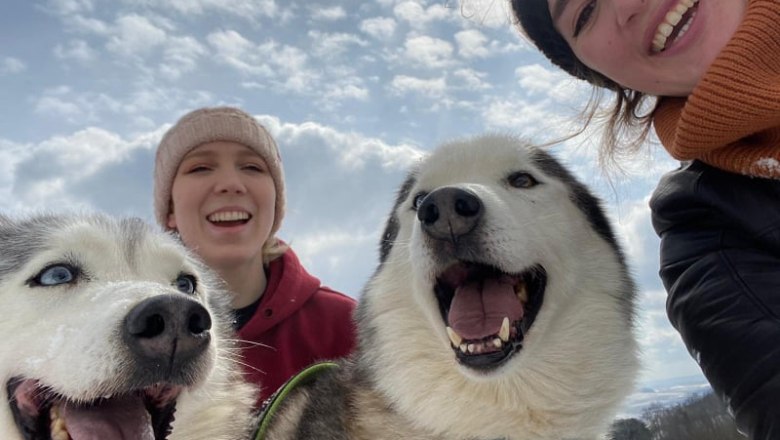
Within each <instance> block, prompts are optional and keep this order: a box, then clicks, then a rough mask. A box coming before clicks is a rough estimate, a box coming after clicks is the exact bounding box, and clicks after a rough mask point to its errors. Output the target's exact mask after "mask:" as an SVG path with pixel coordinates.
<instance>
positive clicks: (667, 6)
mask: <svg viewBox="0 0 780 440" xmlns="http://www.w3.org/2000/svg"><path fill="white" fill-rule="evenodd" d="M679 2H680V0H666V1H664V2H663V3H661V5H660V6H659V7H658V9H657V10H656V12H655V16H654V17H653V19H652V20H650V21H649V23H648V25H649V26H648V27H647V29H646V30H645V38H644V47H645V50H646V51H647V53H648V54H650V55H651V56H652V55H659V54H661V53H663V51H662V52H654V51H653V39H654V38H655V34H656V32H658V26H660V25H661V23H663V22H664V20H665V19H666V14H668V13H669V11H671V10H672V9H673V8H674V7H675V6H676V5H677V3H679Z"/></svg>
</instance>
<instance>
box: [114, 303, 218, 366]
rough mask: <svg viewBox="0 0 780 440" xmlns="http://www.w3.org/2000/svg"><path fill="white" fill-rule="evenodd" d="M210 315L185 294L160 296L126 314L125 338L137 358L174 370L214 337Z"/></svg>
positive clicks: (200, 351) (146, 362) (142, 362)
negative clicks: (211, 330)
mask: <svg viewBox="0 0 780 440" xmlns="http://www.w3.org/2000/svg"><path fill="white" fill-rule="evenodd" d="M210 329H211V316H210V315H209V312H208V311H207V310H206V309H205V308H204V307H203V306H202V305H201V304H200V303H198V302H197V301H195V300H193V299H190V298H188V297H186V296H184V295H179V294H171V295H158V296H155V297H152V298H149V299H146V300H144V301H142V302H140V303H138V304H136V306H135V307H133V308H132V309H131V310H130V313H128V314H127V316H126V317H125V322H124V329H123V331H124V335H123V336H124V340H125V341H126V343H127V345H128V347H129V348H130V350H131V351H132V352H133V354H134V355H136V356H137V359H138V361H139V362H140V363H141V364H142V365H145V366H146V367H151V368H153V369H159V368H164V369H169V370H170V369H175V368H178V367H181V365H182V364H183V363H186V362H189V361H190V360H192V359H193V358H194V357H196V356H197V355H199V354H201V353H202V352H203V351H204V350H205V349H206V347H208V343H209V341H210V339H211V332H210V331H209V330H210Z"/></svg>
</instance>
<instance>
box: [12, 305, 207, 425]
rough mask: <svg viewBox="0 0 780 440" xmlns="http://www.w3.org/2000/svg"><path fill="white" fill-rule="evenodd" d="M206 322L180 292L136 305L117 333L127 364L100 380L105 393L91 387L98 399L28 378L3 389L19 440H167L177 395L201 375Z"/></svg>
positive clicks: (15, 380) (199, 308) (201, 310)
mask: <svg viewBox="0 0 780 440" xmlns="http://www.w3.org/2000/svg"><path fill="white" fill-rule="evenodd" d="M211 325H212V322H211V316H210V315H209V312H208V311H207V310H206V309H205V308H204V307H203V306H202V305H201V304H200V303H199V302H197V301H195V300H193V299H191V298H189V297H187V296H185V295H182V294H168V295H158V296H155V297H152V298H149V299H147V300H144V301H142V302H140V303H138V304H137V305H135V306H134V307H133V308H132V309H131V310H130V312H129V313H128V314H127V315H126V316H125V318H124V320H123V321H122V323H121V325H120V329H119V332H120V334H121V339H122V341H123V342H124V345H125V347H126V350H125V353H126V355H125V357H126V358H127V360H126V361H125V362H122V364H123V365H122V366H121V368H120V370H119V371H118V372H117V376H118V377H116V378H108V379H107V380H106V383H107V385H105V387H107V388H109V389H107V390H102V391H101V390H94V392H95V393H101V394H104V395H103V396H102V397H98V398H95V399H92V400H88V401H85V400H84V399H82V398H78V399H77V398H72V397H70V396H66V395H63V394H62V393H60V392H59V391H58V390H57V387H56V386H54V385H53V384H47V383H44V382H43V381H41V380H38V379H35V378H27V377H20V376H17V377H14V378H12V379H11V380H10V381H9V382H8V383H7V384H6V389H7V392H8V399H9V402H8V405H10V407H11V412H12V413H13V415H14V420H15V422H16V425H17V427H18V429H19V432H20V434H21V435H22V437H23V438H24V439H25V440H80V439H94V438H100V439H106V440H110V439H134V440H164V439H166V438H167V437H168V435H169V434H170V433H171V429H172V422H173V419H174V413H175V410H176V399H177V398H178V396H179V394H180V393H181V391H182V390H184V389H185V388H187V387H190V386H193V385H195V384H196V383H197V382H198V381H199V380H201V379H202V378H203V377H204V372H205V366H207V365H208V363H207V362H204V359H203V355H204V354H205V353H206V352H207V350H208V348H209V343H210V340H211V333H210V329H211ZM125 364H126V365H125ZM74 374H82V373H76V372H74ZM83 374H88V372H87V373H83ZM98 395H100V394H98Z"/></svg>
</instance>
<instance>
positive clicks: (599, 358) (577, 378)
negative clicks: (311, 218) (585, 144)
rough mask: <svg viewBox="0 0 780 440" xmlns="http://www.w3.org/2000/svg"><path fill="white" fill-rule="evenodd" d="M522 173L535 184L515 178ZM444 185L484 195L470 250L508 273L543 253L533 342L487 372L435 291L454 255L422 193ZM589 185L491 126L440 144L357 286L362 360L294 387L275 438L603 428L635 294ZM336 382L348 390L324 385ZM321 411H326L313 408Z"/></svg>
mask: <svg viewBox="0 0 780 440" xmlns="http://www.w3.org/2000/svg"><path fill="white" fill-rule="evenodd" d="M516 172H526V173H529V174H530V175H532V176H533V177H534V178H535V179H536V180H537V181H538V184H537V185H535V186H533V187H531V188H515V187H513V186H511V185H510V183H509V182H508V177H509V176H510V175H512V173H516ZM446 187H450V188H461V189H467V190H469V191H471V192H472V193H473V194H476V195H477V196H478V197H479V198H480V199H481V201H482V203H483V205H484V218H482V219H481V223H480V225H479V228H478V230H475V234H478V235H476V236H474V237H473V240H472V243H478V244H479V246H480V247H481V248H482V250H481V251H479V255H477V256H475V255H472V256H471V258H474V257H476V258H479V259H481V260H482V262H484V263H488V264H490V265H492V266H495V267H498V268H500V269H502V271H504V272H506V273H516V272H518V271H521V270H524V269H526V268H528V267H530V266H533V265H541V266H543V267H544V269H545V270H546V272H547V285H546V289H545V296H544V303H543V305H542V307H541V310H540V312H539V313H538V315H537V317H536V320H535V322H534V323H533V325H532V327H531V328H530V330H529V332H528V334H527V335H526V336H525V339H524V342H523V348H522V349H521V350H520V351H519V352H518V353H516V354H515V355H514V356H513V357H512V358H510V359H509V360H508V361H507V362H506V363H504V364H503V365H501V366H500V367H498V368H497V369H495V370H493V371H489V372H484V371H482V372H477V371H475V370H473V369H471V368H469V367H466V366H463V365H461V364H460V363H459V362H458V361H457V360H456V357H455V355H454V352H453V350H452V348H451V343H450V340H449V339H448V336H447V333H446V331H445V325H444V322H443V321H442V316H441V314H440V312H439V306H438V303H437V300H436V299H435V295H434V293H433V286H434V283H435V282H436V277H437V276H438V275H440V274H441V273H442V271H443V269H444V266H445V265H446V264H449V263H447V262H446V261H447V260H448V259H449V260H452V258H454V257H453V256H446V255H442V254H441V250H440V249H439V250H435V246H432V242H431V240H430V238H429V237H427V236H426V233H425V232H424V231H423V229H422V227H421V221H420V220H418V218H417V213H416V212H415V210H414V206H413V205H414V203H415V198H416V197H417V195H418V194H423V195H424V194H426V193H431V192H432V191H434V190H436V189H440V188H446ZM586 193H587V190H586V189H585V188H584V187H582V185H580V184H579V183H578V182H577V181H576V180H575V179H573V177H572V176H571V175H570V174H569V173H568V172H567V171H565V170H564V169H563V167H561V166H560V164H558V162H557V161H554V160H553V159H552V158H550V157H549V156H547V155H544V154H543V153H541V152H539V150H537V149H534V148H531V147H529V146H528V145H527V142H525V141H524V140H521V139H515V138H512V137H503V136H486V137H478V138H474V139H468V140H465V141H460V142H453V143H451V144H448V145H445V146H443V147H441V148H439V149H437V150H436V151H435V152H434V153H433V154H432V155H431V156H429V157H428V158H426V159H425V160H424V161H423V162H422V163H421V164H420V166H419V167H418V168H416V169H415V170H414V171H413V172H412V173H410V176H409V178H408V179H407V181H406V183H405V184H404V185H403V186H402V188H401V190H400V192H399V196H398V199H397V202H396V206H395V208H394V210H393V212H392V215H391V218H390V220H389V221H388V226H387V229H386V231H385V234H384V236H383V243H382V258H381V260H382V261H381V263H380V267H379V268H378V270H377V272H376V274H375V276H374V277H373V279H372V280H371V281H370V282H369V284H368V286H367V288H366V290H365V292H364V294H363V296H362V297H361V301H360V306H359V310H358V315H357V317H358V328H359V331H360V346H359V350H358V352H357V354H356V357H355V360H354V363H345V364H343V365H342V367H341V369H342V372H340V373H338V374H336V375H334V376H333V377H329V378H325V379H322V380H318V381H317V382H315V383H314V385H312V386H310V387H307V388H305V389H304V390H303V391H300V392H299V393H298V394H297V395H295V394H294V395H293V396H292V397H291V398H290V399H289V402H290V403H289V404H288V405H287V407H286V408H283V409H282V410H281V412H280V414H278V415H276V416H275V417H277V419H276V422H275V426H274V427H273V428H272V430H271V436H270V437H269V438H271V439H272V440H277V439H291V438H296V439H302V438H311V439H314V438H316V439H336V438H350V439H365V440H367V439H372V440H378V439H388V440H389V439H397V438H415V439H448V440H457V439H463V440H465V439H506V440H561V439H574V438H576V439H594V438H597V437H598V436H599V435H601V434H602V433H603V432H604V431H605V430H606V428H607V426H608V424H609V423H610V421H611V420H610V418H611V417H612V416H613V415H614V413H615V412H616V410H617V409H618V407H619V405H620V404H621V402H622V400H623V399H624V397H625V396H626V395H627V394H628V393H629V392H630V391H631V389H632V386H633V381H634V378H635V375H636V372H637V370H638V360H637V345H636V342H635V338H634V334H633V313H634V311H633V298H634V294H635V292H634V285H633V282H632V281H631V278H630V276H629V274H628V271H627V268H626V266H625V263H624V261H623V255H622V252H621V251H620V248H619V246H618V245H617V243H616V242H615V240H614V237H612V235H611V231H610V230H609V227H608V226H606V229H605V230H604V231H602V233H599V232H598V231H597V230H596V229H597V227H594V224H593V221H594V219H595V220H596V223H599V222H598V221H599V220H603V213H602V212H601V210H600V209H601V208H600V207H599V206H598V202H597V200H596V199H593V198H592V197H590V198H588V197H585V198H583V199H581V200H580V201H579V202H578V201H577V198H578V197H580V196H583V195H585V194H586ZM587 195H588V196H589V193H587ZM588 210H593V211H594V212H596V213H597V214H596V217H593V218H590V217H589V215H588V214H586V211H588ZM599 215H601V217H599ZM604 224H606V222H604ZM601 226H603V224H599V227H601ZM465 251H466V252H465V253H466V254H468V253H469V252H470V251H469V250H468V249H466V250H465ZM339 376H340V377H339ZM326 388H327V389H334V390H342V391H339V392H340V393H343V395H341V396H329V395H322V393H319V394H318V390H320V389H326ZM326 394H327V393H326ZM331 394H332V393H331ZM344 402H347V403H346V404H344ZM313 416H316V417H319V418H320V419H321V420H320V421H318V422H317V423H314V422H313V421H312V420H310V419H309V420H307V417H313ZM328 420H343V423H342V424H341V425H338V426H337V425H336V424H334V423H333V422H329V421H328ZM304 425H307V426H306V427H304Z"/></svg>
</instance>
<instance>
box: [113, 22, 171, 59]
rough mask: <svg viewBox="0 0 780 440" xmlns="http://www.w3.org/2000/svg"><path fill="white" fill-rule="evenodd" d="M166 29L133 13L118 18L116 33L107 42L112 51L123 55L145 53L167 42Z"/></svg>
mask: <svg viewBox="0 0 780 440" xmlns="http://www.w3.org/2000/svg"><path fill="white" fill-rule="evenodd" d="M165 39H166V33H165V31H164V30H162V29H160V28H159V27H157V26H155V25H154V24H152V22H151V21H149V19H148V18H146V17H143V16H141V15H136V14H131V15H125V16H122V17H119V18H118V19H117V20H116V27H115V31H114V34H113V35H112V36H111V37H110V38H109V40H108V43H106V48H107V49H108V50H110V51H111V52H115V53H118V54H121V55H130V56H132V55H136V54H144V53H147V52H149V51H150V50H152V49H154V48H156V47H158V46H160V45H162V44H163V43H164V42H165Z"/></svg>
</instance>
